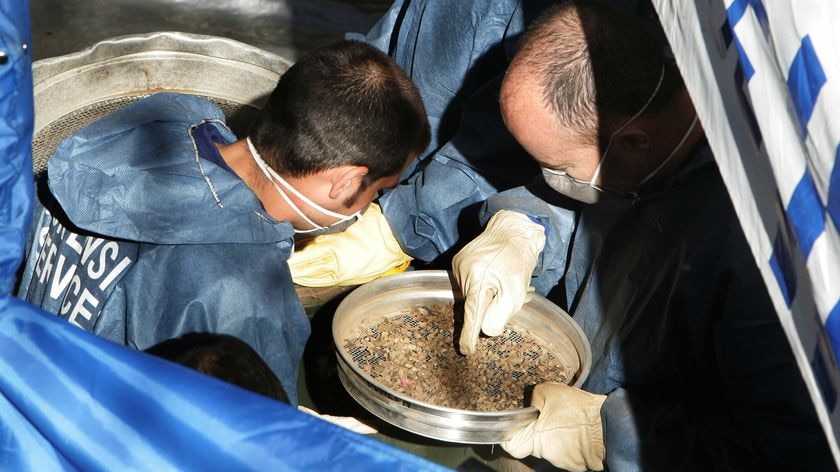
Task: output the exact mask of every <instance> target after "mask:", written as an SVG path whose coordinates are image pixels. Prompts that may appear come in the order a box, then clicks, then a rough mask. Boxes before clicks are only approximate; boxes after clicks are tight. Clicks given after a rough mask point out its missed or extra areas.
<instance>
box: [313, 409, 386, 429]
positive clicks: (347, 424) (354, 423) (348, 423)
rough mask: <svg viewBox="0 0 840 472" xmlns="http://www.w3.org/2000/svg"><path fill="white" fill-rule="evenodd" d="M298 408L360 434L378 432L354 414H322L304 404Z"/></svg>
mask: <svg viewBox="0 0 840 472" xmlns="http://www.w3.org/2000/svg"><path fill="white" fill-rule="evenodd" d="M298 410H300V411H302V412H304V413H307V414H309V415H312V416H317V417H318V418H321V419H322V420H324V421H326V422H329V423H332V424H334V425H337V426H341V427H342V428H344V429H349V430H350V431H353V432H354V433H359V434H376V433H378V431H377V430H375V429H373V428H371V427H370V426H368V425H366V424H364V423H362V422H361V421H359V420H357V419H356V418H353V417H352V416H331V415H321V414H319V413H316V412H315V411H314V410H310V409H309V408H306V407H305V406H303V405H300V406H298Z"/></svg>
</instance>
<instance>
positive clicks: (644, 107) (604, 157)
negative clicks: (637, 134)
mask: <svg viewBox="0 0 840 472" xmlns="http://www.w3.org/2000/svg"><path fill="white" fill-rule="evenodd" d="M664 80H665V65H664V64H663V65H662V71H661V72H660V73H659V81H658V82H656V87H655V88H654V89H653V93H652V94H650V97H649V98H648V99H647V101H646V102H645V104H644V105H642V108H641V109H640V110H639V111H638V112H636V114H635V115H633V116H631V117H630V119H629V120H627V121H625V122H624V124H623V125H621V127H620V128H618V129H617V130H615V131H613V133H612V134H611V135H610V139H609V141H607V148H606V149H604V153H603V154H602V155H601V162H599V163H598V167H596V168H595V174H593V175H592V178H591V179H590V180H589V185H590V186H593V187H594V186H595V182H596V181H597V180H598V176H600V175H601V166H603V165H604V161H606V160H607V155H608V152H609V150H610V147H611V146H612V143H613V139H614V138H615V136H616V135H617V134H618V133H620V132H621V131H622V130H623V129H624V128H626V127H627V126H628V125H629V124H630V123H631V122H632V121H633V120H635V119H636V118H638V117H639V116H641V115H642V113H644V112H645V110H647V107H648V106H649V105H650V102H652V101H653V99H654V97H656V94H657V93H659V89H660V88H661V87H662V82H663V81H664Z"/></svg>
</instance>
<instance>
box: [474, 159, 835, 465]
mask: <svg viewBox="0 0 840 472" xmlns="http://www.w3.org/2000/svg"><path fill="white" fill-rule="evenodd" d="M543 191H545V190H541V189H540V186H539V185H534V186H532V187H531V188H530V189H524V188H519V189H514V190H511V191H509V192H504V193H501V194H499V195H496V196H494V197H491V198H490V199H489V200H488V204H487V207H486V214H485V217H486V218H489V216H490V215H491V214H492V213H494V212H495V211H498V210H500V209H513V210H516V211H519V212H521V213H525V214H528V215H531V216H532V217H534V218H536V219H538V220H539V221H540V222H541V223H543V224H544V225H545V226H546V227H547V228H548V234H549V236H548V240H549V242H548V244H547V245H546V248H545V250H544V251H543V254H542V255H541V260H540V262H539V265H538V267H537V270H536V271H535V279H534V285H535V287H536V288H537V290H538V291H539V292H540V293H543V294H545V293H548V292H549V290H550V291H551V294H550V296H549V298H552V299H553V300H555V301H556V302H558V303H559V304H561V305H563V306H566V307H568V308H569V312H570V313H571V314H572V315H573V317H574V319H575V320H576V321H577V322H578V323H579V324H580V326H581V327H582V328H583V330H584V332H585V333H586V336H587V338H588V339H589V341H590V343H591V345H592V355H593V367H592V371H591V373H590V375H589V378H588V379H587V381H586V382H585V384H584V386H583V388H584V390H587V391H590V392H594V393H600V394H607V395H608V397H607V400H606V402H605V403H604V406H603V408H602V411H601V417H602V425H603V431H604V439H605V446H606V461H605V464H606V466H607V467H608V470H611V471H613V472H616V471H636V470H669V471H671V470H679V471H689V470H698V471H708V470H832V469H833V468H834V465H833V461H832V459H831V455H830V452H829V449H828V445H827V443H826V440H825V437H824V436H823V433H822V430H821V428H820V425H819V424H818V422H817V417H816V413H815V411H814V407H813V404H812V403H811V399H810V397H809V396H808V393H807V390H806V388H805V384H804V382H803V380H802V377H801V374H800V372H799V369H798V367H797V365H796V362H795V360H794V357H793V353H792V352H791V349H790V345H789V344H788V342H787V340H786V338H785V335H784V332H783V330H782V327H781V325H780V323H779V320H778V318H777V315H776V313H775V310H774V308H773V305H772V303H771V301H770V297H769V294H768V292H767V288H766V286H765V285H764V282H763V279H762V278H761V275H760V273H759V271H758V267H757V266H756V263H755V260H754V259H753V256H752V253H751V251H750V247H749V245H748V243H747V241H746V239H745V237H744V233H743V231H742V229H741V226H740V224H739V221H738V218H737V215H736V214H735V211H734V208H733V206H732V203H731V201H730V199H729V195H728V193H727V191H726V187H725V186H724V184H723V181H722V179H721V178H720V174H719V173H718V169H717V166H716V165H715V163H714V159H713V157H712V155H711V152H710V150H709V148H708V147H702V148H699V150H697V151H696V152H695V154H694V155H693V156H692V157H691V158H690V159H689V160H688V161H686V162H685V163H684V164H683V166H682V168H681V170H680V171H679V172H678V173H677V174H675V175H673V176H671V177H669V178H667V179H665V180H664V182H663V183H661V184H659V186H658V187H657V188H654V189H650V191H649V192H647V193H645V194H643V195H644V196H643V197H642V198H641V199H640V200H639V201H638V202H636V203H635V204H633V203H632V202H631V201H629V200H628V201H625V202H622V201H606V202H603V203H599V204H597V205H582V204H581V205H579V206H578V207H577V208H578V210H579V211H578V212H577V214H579V217H578V219H577V223H575V218H576V217H575V214H576V212H575V211H573V210H572V209H571V208H575V207H569V206H568V200H567V199H566V201H565V202H564V201H563V198H562V197H561V198H557V197H556V195H555V200H554V201H552V200H549V201H550V202H551V203H558V204H563V205H566V208H564V207H560V206H554V205H553V204H550V203H548V202H547V201H545V200H543V199H540V198H537V196H538V195H542V193H541V192H543ZM545 192H546V193H548V192H550V190H549V191H545ZM570 227H571V228H574V233H573V234H572V233H571V232H570V231H569V229H570ZM592 261H594V264H593V263H592ZM563 267H566V268H565V270H564V268H563ZM560 274H562V278H560ZM558 279H559V282H560V283H559V285H556V286H555V287H553V285H555V284H557V282H558ZM552 288H553V290H552Z"/></svg>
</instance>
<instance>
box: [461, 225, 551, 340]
mask: <svg viewBox="0 0 840 472" xmlns="http://www.w3.org/2000/svg"><path fill="white" fill-rule="evenodd" d="M544 246H545V230H544V229H543V227H542V225H539V224H537V223H534V222H533V221H531V219H530V218H528V217H527V216H525V215H523V214H521V213H516V212H514V211H509V210H502V211H500V212H498V213H496V214H495V215H493V217H492V218H490V221H488V223H487V227H486V228H485V229H484V232H482V233H481V234H480V235H478V237H476V238H475V239H473V240H472V241H471V242H470V243H469V244H467V245H466V246H464V248H463V249H461V250H460V251H459V252H458V254H456V255H455V257H454V258H453V259H452V271H453V273H454V276H455V280H456V282H457V283H458V285H459V286H460V288H461V291H462V292H463V294H464V328H463V330H462V331H461V339H460V341H459V348H460V351H461V353H462V354H464V355H469V354H472V353H474V352H475V346H476V343H477V342H478V335H479V333H480V332H481V331H483V332H484V334H486V335H488V336H498V335H499V334H501V333H502V331H503V330H504V328H505V324H506V323H507V322H508V319H510V317H511V316H513V314H514V313H516V312H518V311H519V310H520V309H522V305H523V304H524V303H525V299H526V297H527V295H528V293H529V285H530V281H531V274H532V273H533V272H534V268H535V267H536V265H537V257H538V256H539V254H540V252H541V251H542V249H543V247H544Z"/></svg>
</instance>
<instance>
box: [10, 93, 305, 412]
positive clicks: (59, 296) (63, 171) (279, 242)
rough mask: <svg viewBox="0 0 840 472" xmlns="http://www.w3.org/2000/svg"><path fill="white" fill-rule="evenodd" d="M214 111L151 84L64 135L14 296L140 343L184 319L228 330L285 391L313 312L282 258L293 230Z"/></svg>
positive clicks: (290, 388)
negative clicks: (236, 155) (145, 92)
mask: <svg viewBox="0 0 840 472" xmlns="http://www.w3.org/2000/svg"><path fill="white" fill-rule="evenodd" d="M223 120H224V115H223V113H222V112H221V110H219V109H218V108H216V107H215V106H214V105H213V104H212V103H210V102H208V101H206V100H204V99H201V98H198V97H193V96H190V95H181V94H172V93H160V94H156V95H153V96H151V97H149V98H146V99H143V100H140V101H139V102H137V103H135V104H133V105H131V106H129V107H127V108H124V109H122V110H119V111H117V112H115V113H113V114H111V115H109V116H107V117H105V118H103V119H101V120H100V121H98V122H96V123H93V124H91V125H89V126H87V127H85V128H83V129H81V130H79V131H78V132H76V133H75V134H73V135H72V136H71V137H69V138H67V139H66V140H64V141H63V142H62V143H61V144H60V145H59V146H58V147H57V149H56V151H55V153H54V154H53V156H52V157H51V159H50V161H49V166H48V178H49V190H46V189H41V190H40V192H39V199H40V200H41V202H42V203H43V207H41V208H40V209H39V210H38V211H36V214H35V218H34V222H33V231H32V235H31V242H30V244H29V246H30V247H29V248H28V255H27V259H26V265H25V269H24V272H23V276H22V279H21V285H20V288H19V296H20V297H21V298H23V299H25V300H27V301H29V302H31V303H34V304H35V305H38V306H40V307H42V308H44V309H45V310H47V311H50V312H53V313H57V314H58V315H60V316H61V317H62V318H64V319H67V320H68V321H69V322H70V323H72V324H75V325H77V326H80V327H82V328H84V329H86V330H89V331H93V332H94V333H97V334H99V335H101V336H103V337H105V338H108V339H110V340H112V341H115V342H118V343H121V344H126V345H128V346H131V347H133V348H137V349H146V348H148V347H150V346H151V345H153V344H155V343H157V342H159V341H162V340H165V339H169V338H172V337H176V336H178V335H180V334H183V333H186V332H190V331H211V332H217V333H225V334H230V335H233V336H236V337H238V338H240V339H242V340H244V341H245V342H247V343H248V344H250V345H251V346H252V347H253V348H254V349H255V350H256V351H257V352H258V353H259V354H260V355H261V356H262V357H263V358H264V359H265V361H266V362H267V363H268V365H269V366H270V367H271V368H272V370H273V371H274V372H275V374H277V376H278V378H279V379H280V381H281V383H282V384H283V387H284V388H285V390H286V393H287V394H288V396H289V398H290V400H291V401H292V403H293V404H295V403H296V400H297V394H296V392H297V391H296V379H297V369H298V365H299V363H300V360H301V357H302V354H303V348H304V344H305V343H306V340H307V338H308V336H309V321H308V319H307V317H306V315H305V314H304V311H303V308H302V306H301V304H300V302H299V300H298V297H297V296H296V294H295V291H294V286H293V284H292V280H291V276H290V274H289V269H288V265H287V263H286V260H287V258H288V257H289V254H290V251H291V249H292V237H293V234H294V230H293V228H292V225H291V224H290V223H288V222H283V221H276V220H274V219H273V218H272V217H270V216H269V215H268V214H266V212H265V211H264V210H263V208H262V205H261V204H260V202H259V201H258V200H257V198H256V196H255V195H254V194H253V192H251V190H250V189H249V188H248V187H247V186H246V185H245V184H244V183H243V182H242V181H241V180H240V179H239V177H238V176H237V175H236V174H234V173H233V172H232V171H231V170H230V169H229V168H227V166H226V165H225V164H224V161H223V160H222V159H221V157H220V156H219V155H218V151H217V150H216V148H215V146H213V145H212V142H214V141H215V142H222V143H232V142H234V141H235V140H236V137H235V136H234V135H233V133H232V132H230V131H229V130H228V129H227V128H226V127H225V126H224V121H223Z"/></svg>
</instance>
